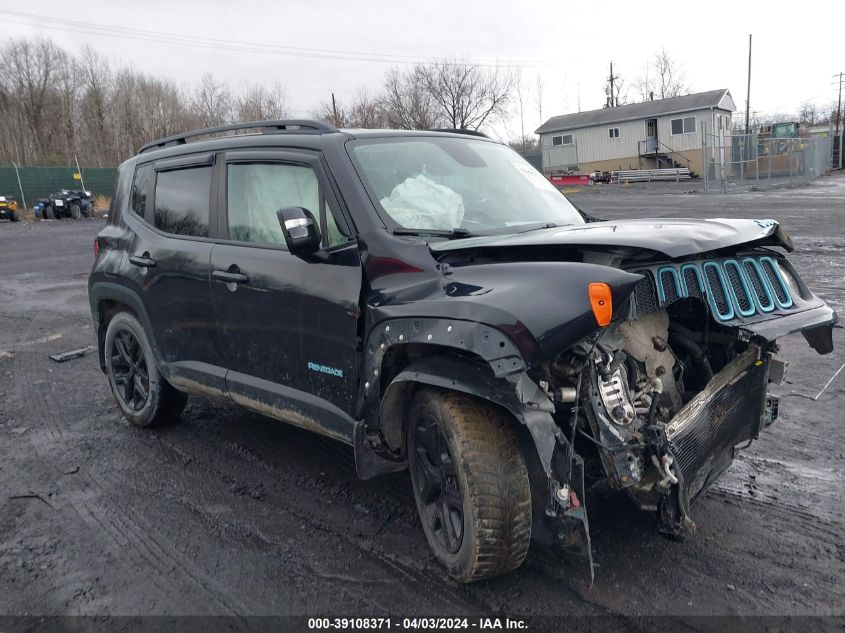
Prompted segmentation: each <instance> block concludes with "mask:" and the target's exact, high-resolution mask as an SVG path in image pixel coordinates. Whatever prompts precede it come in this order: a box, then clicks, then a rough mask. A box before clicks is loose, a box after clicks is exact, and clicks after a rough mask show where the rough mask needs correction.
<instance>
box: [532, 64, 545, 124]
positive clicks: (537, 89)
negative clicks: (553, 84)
mask: <svg viewBox="0 0 845 633" xmlns="http://www.w3.org/2000/svg"><path fill="white" fill-rule="evenodd" d="M534 106H535V107H536V108H537V118H539V119H540V124H542V123H543V78H542V77H541V76H540V73H537V77H536V79H535V81H534Z"/></svg>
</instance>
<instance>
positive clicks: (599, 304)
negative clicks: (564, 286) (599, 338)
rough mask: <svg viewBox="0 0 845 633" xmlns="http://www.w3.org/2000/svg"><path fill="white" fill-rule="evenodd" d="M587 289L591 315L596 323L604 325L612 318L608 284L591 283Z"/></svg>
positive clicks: (611, 303)
mask: <svg viewBox="0 0 845 633" xmlns="http://www.w3.org/2000/svg"><path fill="white" fill-rule="evenodd" d="M589 291H590V306H591V307H592V308H593V316H595V317H596V323H598V324H599V325H600V326H602V327H604V326H605V325H607V324H609V323H610V319H611V318H613V300H612V297H611V295H610V286H608V285H607V284H604V283H592V284H590V288H589Z"/></svg>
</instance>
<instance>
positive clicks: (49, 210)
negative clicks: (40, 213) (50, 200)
mask: <svg viewBox="0 0 845 633" xmlns="http://www.w3.org/2000/svg"><path fill="white" fill-rule="evenodd" d="M44 219H46V220H55V219H56V212H55V211H54V210H53V207H51V206H50V205H47V206H46V207H44Z"/></svg>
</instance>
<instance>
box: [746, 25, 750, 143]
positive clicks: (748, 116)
mask: <svg viewBox="0 0 845 633" xmlns="http://www.w3.org/2000/svg"><path fill="white" fill-rule="evenodd" d="M750 120H751V33H749V34H748V91H747V92H746V93H745V133H746V134H751V127H750Z"/></svg>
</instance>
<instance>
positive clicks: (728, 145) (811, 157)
mask: <svg viewBox="0 0 845 633" xmlns="http://www.w3.org/2000/svg"><path fill="white" fill-rule="evenodd" d="M701 135H702V147H701V153H702V165H703V171H704V173H703V180H704V190H705V191H708V192H723V193H727V192H731V191H743V190H751V189H770V188H773V187H788V186H794V185H802V184H803V185H806V184H808V183H810V182H811V181H813V180H815V179H816V178H818V177H819V176H822V175H824V174H826V173H827V172H829V171H830V167H831V155H832V150H833V144H832V141H833V138H832V137H820V138H772V137H770V136H765V135H761V134H729V133H727V132H725V131H719V132H717V133H715V134H713V133H711V132H708V130H707V128H706V127H704V128H703V129H702V132H701Z"/></svg>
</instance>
